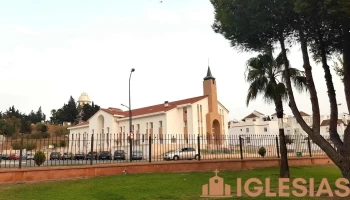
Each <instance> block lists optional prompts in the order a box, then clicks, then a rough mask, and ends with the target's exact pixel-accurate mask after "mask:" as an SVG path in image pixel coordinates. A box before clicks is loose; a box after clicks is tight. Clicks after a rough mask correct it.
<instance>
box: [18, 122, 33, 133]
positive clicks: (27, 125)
mask: <svg viewBox="0 0 350 200" xmlns="http://www.w3.org/2000/svg"><path fill="white" fill-rule="evenodd" d="M31 124H32V123H31V122H30V121H26V120H21V128H20V131H21V133H25V134H28V133H31V131H32V127H31Z"/></svg>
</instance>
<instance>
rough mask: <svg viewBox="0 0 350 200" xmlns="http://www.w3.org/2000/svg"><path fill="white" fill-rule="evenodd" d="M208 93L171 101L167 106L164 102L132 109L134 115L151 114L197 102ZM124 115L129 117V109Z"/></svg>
mask: <svg viewBox="0 0 350 200" xmlns="http://www.w3.org/2000/svg"><path fill="white" fill-rule="evenodd" d="M206 97H207V95H205V96H199V97H193V98H189V99H183V100H178V101H171V102H170V101H169V102H168V106H167V107H165V105H164V103H162V104H157V105H153V106H148V107H144V108H138V109H134V110H131V112H132V116H138V115H146V114H151V113H156V112H166V111H168V110H171V109H173V108H176V107H177V106H180V105H183V104H192V103H196V102H197V101H199V100H202V99H204V98H206ZM123 115H124V117H129V111H124V113H123Z"/></svg>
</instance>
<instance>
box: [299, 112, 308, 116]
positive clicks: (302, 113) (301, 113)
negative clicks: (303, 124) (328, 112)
mask: <svg viewBox="0 0 350 200" xmlns="http://www.w3.org/2000/svg"><path fill="white" fill-rule="evenodd" d="M299 113H300V115H301V116H310V115H309V114H307V113H305V112H303V111H300V112H299Z"/></svg>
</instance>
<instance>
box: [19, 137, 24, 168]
mask: <svg viewBox="0 0 350 200" xmlns="http://www.w3.org/2000/svg"><path fill="white" fill-rule="evenodd" d="M20 147H21V148H20V149H19V163H18V168H19V169H21V168H22V154H23V152H22V150H23V134H21V145H20Z"/></svg>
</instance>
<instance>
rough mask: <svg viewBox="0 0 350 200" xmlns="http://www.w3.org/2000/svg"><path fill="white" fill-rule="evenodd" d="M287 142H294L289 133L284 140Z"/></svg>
mask: <svg viewBox="0 0 350 200" xmlns="http://www.w3.org/2000/svg"><path fill="white" fill-rule="evenodd" d="M284 141H285V142H286V144H292V143H293V142H294V141H293V140H292V139H291V138H290V136H289V135H286V136H285V140H284Z"/></svg>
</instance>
